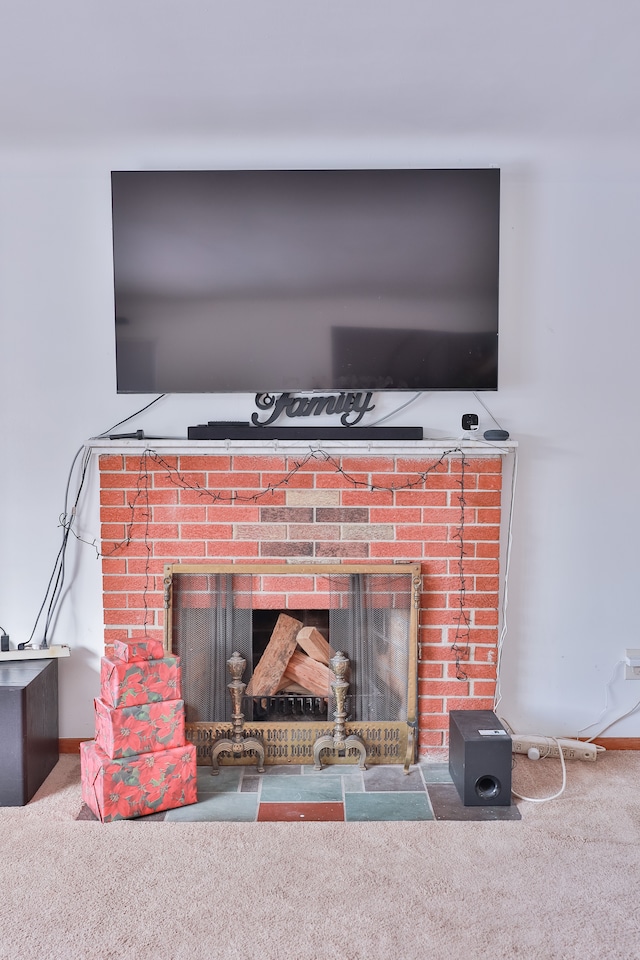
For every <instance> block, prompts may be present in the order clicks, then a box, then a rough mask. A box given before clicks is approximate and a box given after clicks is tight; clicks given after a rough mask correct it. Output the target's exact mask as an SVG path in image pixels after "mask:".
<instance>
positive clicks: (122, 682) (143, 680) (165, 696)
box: [100, 657, 181, 707]
mask: <svg viewBox="0 0 640 960" xmlns="http://www.w3.org/2000/svg"><path fill="white" fill-rule="evenodd" d="M180 682H181V674H180V662H179V660H178V657H162V659H159V660H137V661H135V662H134V663H127V662H126V661H124V660H115V659H113V660H112V659H110V658H109V657H103V658H102V660H101V663H100V693H101V697H102V699H103V700H104V701H105V703H108V704H109V706H110V707H133V706H135V705H136V704H140V703H154V702H155V701H157V700H178V699H179V698H180V692H181V691H180Z"/></svg>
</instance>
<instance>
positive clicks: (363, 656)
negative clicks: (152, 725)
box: [170, 571, 412, 724]
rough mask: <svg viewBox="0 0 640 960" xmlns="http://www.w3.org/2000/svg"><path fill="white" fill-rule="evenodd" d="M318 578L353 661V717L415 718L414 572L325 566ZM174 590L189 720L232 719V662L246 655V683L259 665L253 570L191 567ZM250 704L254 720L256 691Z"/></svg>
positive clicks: (337, 643) (338, 643)
mask: <svg viewBox="0 0 640 960" xmlns="http://www.w3.org/2000/svg"><path fill="white" fill-rule="evenodd" d="M293 572H295V571H292V573H293ZM314 585H315V591H316V593H320V594H322V595H323V596H326V597H327V598H328V600H327V605H328V607H329V610H328V622H329V630H328V634H329V636H328V637H327V639H328V641H329V644H330V646H331V648H332V649H333V651H337V650H341V651H342V652H343V653H345V654H346V656H347V657H348V658H349V660H350V665H351V668H350V673H349V677H348V679H349V693H348V697H347V703H346V707H347V710H348V713H349V718H350V719H351V720H354V721H363V722H371V721H407V713H408V684H409V649H410V632H411V608H412V582H411V576H410V575H408V574H407V573H402V574H398V573H395V572H394V573H386V572H385V573H375V572H373V573H372V572H367V573H359V572H358V573H351V572H349V573H344V574H342V573H339V574H335V575H325V574H321V573H318V574H316V575H315V579H314ZM171 594H172V596H171V617H170V620H171V649H172V650H173V652H174V653H175V654H177V655H178V656H179V657H180V660H181V666H182V692H183V698H184V701H185V715H186V720H187V723H192V724H193V723H202V722H213V721H216V722H230V721H231V713H232V706H231V698H230V696H229V692H228V689H227V685H228V683H229V682H230V679H231V677H230V675H229V672H228V668H227V661H228V660H229V658H230V657H231V655H232V654H233V653H234V652H235V651H238V652H239V653H240V654H241V656H243V657H244V658H245V660H246V661H247V665H246V668H245V673H244V680H245V682H248V681H249V679H250V677H251V674H252V672H253V668H254V637H253V632H254V623H253V576H252V575H251V574H249V573H231V572H225V573H205V572H197V573H191V572H185V573H181V574H180V575H179V576H172V578H171ZM328 693H329V703H328V716H329V717H332V715H333V710H334V709H335V704H334V703H333V698H332V696H331V694H330V691H328ZM242 709H243V712H244V715H245V718H246V720H247V721H251V720H253V719H254V710H253V702H252V700H251V699H250V698H245V699H244V701H243V707H242ZM256 709H257V710H258V704H256Z"/></svg>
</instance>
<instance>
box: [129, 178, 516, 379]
mask: <svg viewBox="0 0 640 960" xmlns="http://www.w3.org/2000/svg"><path fill="white" fill-rule="evenodd" d="M111 186H112V210H113V259H114V279H115V330H116V358H117V386H118V392H120V393H150V392H158V393H219V392H229V391H233V392H250V393H278V392H285V391H291V392H293V391H300V392H317V391H344V390H375V391H378V390H407V391H408V390H411V391H421V390H424V391H431V390H471V391H476V390H495V389H497V386H498V265H499V221H500V171H499V170H497V169H493V168H492V169H451V170H435V169H378V170H365V169H360V170H194V171H184V170H171V171H115V172H113V173H112V175H111Z"/></svg>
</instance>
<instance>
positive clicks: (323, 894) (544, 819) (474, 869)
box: [0, 752, 640, 960]
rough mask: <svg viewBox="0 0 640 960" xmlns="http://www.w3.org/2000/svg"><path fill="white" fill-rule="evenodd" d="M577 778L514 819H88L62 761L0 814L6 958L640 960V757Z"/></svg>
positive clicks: (519, 779)
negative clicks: (19, 803)
mask: <svg viewBox="0 0 640 960" xmlns="http://www.w3.org/2000/svg"><path fill="white" fill-rule="evenodd" d="M567 768H568V769H567V785H566V789H565V790H564V792H563V793H562V795H561V796H560V797H558V799H556V800H553V801H550V802H546V803H533V802H531V801H518V802H517V804H516V806H517V809H518V811H519V813H520V815H521V819H520V820H517V821H513V820H506V821H496V820H492V821H478V820H473V821H456V820H437V819H436V818H434V819H432V820H410V821H388V820H379V821H369V822H362V821H359V822H335V821H326V822H305V821H302V822H296V823H292V822H288V823H283V822H254V823H240V822H211V821H209V822H175V821H174V822H171V821H164V822H162V823H156V822H145V823H144V825H142V822H141V821H127V820H125V821H116V822H114V823H109V824H101V823H99V822H90V821H87V820H85V821H82V820H78V816H79V814H80V811H81V807H82V798H81V791H80V769H79V761H78V760H77V759H76V758H75V757H63V758H61V760H60V762H59V764H58V765H57V766H56V768H55V769H54V771H53V772H52V774H51V775H50V776H49V777H48V779H47V780H46V781H45V783H44V784H43V786H42V787H41V789H40V790H39V791H38V793H37V794H36V795H35V797H34V798H33V800H32V801H31V802H30V803H29V804H27V805H26V806H25V807H5V808H0V960H134V958H135V960H211V958H222V960H254V958H255V960H289V958H293V957H295V958H296V960H389V958H396V957H402V958H403V960H458V958H460V960H486V957H491V958H492V960H513V958H517V960H523V958H526V960H529V958H532V960H533V958H535V960H538V958H542V960H602V958H605V957H606V958H607V960H640V934H639V931H640V753H634V752H610V753H604V754H601V755H600V756H599V757H598V759H597V761H596V762H595V763H585V762H578V761H574V762H572V763H569V764H567ZM559 784H560V770H559V765H558V762H557V761H553V760H549V759H548V760H540V761H530V760H528V759H527V758H526V757H524V758H522V759H520V760H518V761H517V763H516V767H515V769H514V787H515V789H516V790H517V791H518V792H520V793H523V794H526V795H528V796H540V797H544V796H549V795H551V794H552V793H554V792H557V790H558V787H559ZM374 792H375V791H374ZM381 792H382V793H383V792H384V791H381ZM237 796H241V793H238V794H237ZM269 802H271V801H269ZM274 802H278V801H274ZM328 802H332V801H328Z"/></svg>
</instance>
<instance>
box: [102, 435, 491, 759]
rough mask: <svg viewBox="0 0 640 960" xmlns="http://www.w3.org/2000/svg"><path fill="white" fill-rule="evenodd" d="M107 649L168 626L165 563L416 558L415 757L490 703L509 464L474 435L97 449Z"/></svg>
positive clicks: (429, 752) (434, 752)
mask: <svg viewBox="0 0 640 960" xmlns="http://www.w3.org/2000/svg"><path fill="white" fill-rule="evenodd" d="M97 452H98V454H99V472H100V517H101V538H102V548H101V552H102V569H103V591H104V593H103V597H104V622H105V652H107V653H109V652H110V645H111V644H113V641H114V640H116V639H120V638H126V637H128V638H136V637H141V636H144V635H147V636H153V637H159V638H162V635H163V617H164V603H163V573H164V566H165V564H167V563H177V562H181V563H198V562H200V563H222V562H230V563H242V564H245V565H246V564H248V563H249V564H251V563H256V564H261V565H262V564H265V563H278V564H282V563H286V562H288V563H291V565H292V573H295V564H296V563H300V562H306V563H308V562H315V563H322V562H333V563H336V562H338V563H343V564H345V565H348V564H358V563H360V564H362V563H365V562H366V563H387V564H388V563H390V562H401V561H403V560H404V561H411V562H416V561H417V562H420V564H421V567H422V592H421V598H420V610H419V634H418V643H419V646H418V713H419V722H418V728H419V738H418V744H419V754H420V755H421V756H422V757H427V756H428V757H430V758H434V759H435V758H440V757H442V756H444V755H445V751H446V746H447V737H448V726H449V722H448V712H449V710H452V709H456V710H458V709H466V708H468V709H492V707H493V697H494V693H495V688H496V669H497V659H498V629H499V597H500V569H501V567H500V561H501V558H500V542H501V540H500V531H501V499H502V496H503V490H502V488H503V473H504V471H503V461H504V459H505V456H507V455H508V453H509V449H508V446H507V445H505V446H504V447H499V448H497V447H484V446H483V445H481V444H474V443H472V442H461V443H460V444H457V443H455V442H452V443H451V444H450V445H449V446H447V445H445V444H443V443H442V442H440V441H438V442H436V441H423V442H415V443H412V444H409V443H406V444H400V445H398V444H395V443H393V442H392V443H388V444H384V443H382V442H377V443H375V444H366V443H363V444H362V448H358V447H356V446H354V445H352V444H349V446H348V448H346V445H345V444H328V443H327V444H322V445H318V446H310V445H308V444H304V443H300V444H287V445H286V446H283V445H282V444H279V443H278V442H276V441H274V442H272V443H268V442H261V443H256V444H247V443H245V442H240V441H211V442H209V441H204V442H201V443H198V444H194V442H193V441H172V442H171V443H169V442H168V441H162V442H160V443H156V444H155V445H154V446H153V448H152V449H151V448H147V447H145V446H144V444H141V443H139V442H135V441H126V442H124V443H123V442H122V441H120V442H114V443H113V444H110V445H109V446H108V447H107V446H106V445H103V446H102V447H101V448H98V450H97Z"/></svg>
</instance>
